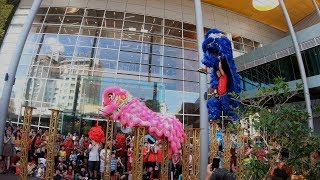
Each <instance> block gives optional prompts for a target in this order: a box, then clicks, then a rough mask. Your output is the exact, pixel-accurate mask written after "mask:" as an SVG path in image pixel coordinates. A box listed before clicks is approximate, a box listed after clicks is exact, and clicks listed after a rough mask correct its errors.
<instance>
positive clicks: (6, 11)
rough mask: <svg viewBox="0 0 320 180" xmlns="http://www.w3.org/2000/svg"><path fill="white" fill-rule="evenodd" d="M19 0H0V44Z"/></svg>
mask: <svg viewBox="0 0 320 180" xmlns="http://www.w3.org/2000/svg"><path fill="white" fill-rule="evenodd" d="M19 2H20V0H11V1H8V0H0V45H1V44H2V40H3V39H2V38H3V37H4V35H5V32H6V30H7V28H8V26H9V23H10V21H11V19H12V17H13V13H14V12H15V10H16V7H17V6H18V4H19Z"/></svg>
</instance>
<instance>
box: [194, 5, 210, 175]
mask: <svg viewBox="0 0 320 180" xmlns="http://www.w3.org/2000/svg"><path fill="white" fill-rule="evenodd" d="M194 6H195V13H196V21H197V39H198V53H199V67H204V65H203V64H202V63H201V60H202V59H203V52H202V42H203V41H204V32H203V22H202V7H201V0H194ZM199 74H200V81H199V82H200V128H201V136H200V139H201V141H200V142H201V145H200V149H201V152H200V160H201V165H200V179H204V178H205V176H206V172H207V165H208V154H209V137H208V133H209V130H208V122H209V121H208V110H207V106H206V100H205V93H206V91H207V76H206V74H203V73H199Z"/></svg>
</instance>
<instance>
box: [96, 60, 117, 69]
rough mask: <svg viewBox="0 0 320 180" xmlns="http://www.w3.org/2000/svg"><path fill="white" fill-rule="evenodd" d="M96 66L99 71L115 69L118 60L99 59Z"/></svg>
mask: <svg viewBox="0 0 320 180" xmlns="http://www.w3.org/2000/svg"><path fill="white" fill-rule="evenodd" d="M95 66H96V68H97V69H98V70H99V71H110V70H115V69H116V68H117V61H106V60H99V61H98V62H97V63H96V65H95Z"/></svg>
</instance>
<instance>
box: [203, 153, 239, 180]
mask: <svg viewBox="0 0 320 180" xmlns="http://www.w3.org/2000/svg"><path fill="white" fill-rule="evenodd" d="M219 166H220V158H219V157H217V158H213V160H212V163H211V164H209V165H208V166H207V175H206V178H205V180H220V179H223V180H235V177H234V175H233V174H232V173H230V172H228V171H227V170H226V169H224V168H219Z"/></svg>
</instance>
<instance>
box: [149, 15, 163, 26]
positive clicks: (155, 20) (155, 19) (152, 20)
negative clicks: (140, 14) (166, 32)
mask: <svg viewBox="0 0 320 180" xmlns="http://www.w3.org/2000/svg"><path fill="white" fill-rule="evenodd" d="M145 18H146V19H145V23H149V24H158V25H162V24H163V19H162V18H158V17H152V16H146V17H145Z"/></svg>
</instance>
